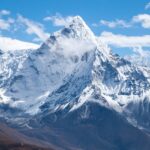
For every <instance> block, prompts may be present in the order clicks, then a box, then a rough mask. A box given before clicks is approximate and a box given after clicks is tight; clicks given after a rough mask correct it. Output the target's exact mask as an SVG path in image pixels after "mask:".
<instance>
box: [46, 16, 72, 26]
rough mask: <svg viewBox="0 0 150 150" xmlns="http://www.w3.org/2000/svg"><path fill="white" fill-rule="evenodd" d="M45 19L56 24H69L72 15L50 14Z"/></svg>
mask: <svg viewBox="0 0 150 150" xmlns="http://www.w3.org/2000/svg"><path fill="white" fill-rule="evenodd" d="M43 20H44V21H51V22H52V23H53V25H54V26H67V25H68V24H69V23H70V22H71V21H72V16H67V17H62V15H60V14H56V15H55V16H48V17H45V18H44V19H43Z"/></svg>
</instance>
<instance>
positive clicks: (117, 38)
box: [99, 32, 150, 66]
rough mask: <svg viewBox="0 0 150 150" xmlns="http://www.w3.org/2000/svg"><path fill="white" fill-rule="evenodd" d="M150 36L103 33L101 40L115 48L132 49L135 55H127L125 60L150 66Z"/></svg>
mask: <svg viewBox="0 0 150 150" xmlns="http://www.w3.org/2000/svg"><path fill="white" fill-rule="evenodd" d="M149 39H150V35H144V36H126V35H120V34H113V33H111V32H103V33H102V34H101V36H100V37H99V40H100V41H102V42H104V43H105V44H107V45H109V46H113V47H114V48H115V47H117V48H131V49H132V51H133V53H132V54H131V55H128V54H127V55H126V56H125V58H127V59H128V60H130V61H132V62H133V63H135V64H137V65H145V66H148V65H150V50H144V47H145V48H149V49H150V40H149Z"/></svg>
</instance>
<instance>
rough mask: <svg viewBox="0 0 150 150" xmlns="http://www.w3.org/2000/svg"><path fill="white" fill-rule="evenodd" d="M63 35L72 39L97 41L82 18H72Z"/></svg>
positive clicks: (63, 30)
mask: <svg viewBox="0 0 150 150" xmlns="http://www.w3.org/2000/svg"><path fill="white" fill-rule="evenodd" d="M61 33H62V34H65V35H67V36H69V37H70V36H71V37H72V38H78V39H90V40H91V39H95V36H94V34H93V32H92V31H91V29H90V28H89V27H88V25H87V24H86V23H85V21H84V20H83V19H82V17H80V16H74V17H72V18H71V20H70V22H69V23H68V25H66V26H65V28H64V29H62V32H61Z"/></svg>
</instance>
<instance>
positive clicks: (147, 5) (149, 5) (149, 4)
mask: <svg viewBox="0 0 150 150" xmlns="http://www.w3.org/2000/svg"><path fill="white" fill-rule="evenodd" d="M145 9H146V10H147V9H150V2H149V3H147V4H146V6H145Z"/></svg>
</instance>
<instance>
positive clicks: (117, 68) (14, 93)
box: [0, 16, 150, 127]
mask: <svg viewBox="0 0 150 150" xmlns="http://www.w3.org/2000/svg"><path fill="white" fill-rule="evenodd" d="M5 58H6V61H4V59H5ZM13 58H14V59H13ZM0 61H1V64H2V65H1V66H0V72H1V74H0V75H1V78H0V81H1V83H0V85H1V89H0V90H1V100H0V101H1V104H3V103H5V104H8V105H9V106H10V107H13V108H16V109H17V108H19V109H21V110H22V111H23V112H26V113H29V114H31V115H35V114H37V113H40V114H42V113H45V112H49V113H50V112H51V113H52V112H57V111H58V110H59V111H60V110H65V109H66V110H67V111H66V113H69V112H72V111H74V110H77V109H78V108H80V107H81V106H83V105H84V104H86V103H87V102H93V103H97V104H98V105H101V106H104V107H106V108H109V109H113V110H115V111H117V112H119V113H121V114H124V115H125V116H126V117H127V118H128V119H129V121H131V122H132V123H134V124H136V123H137V122H138V120H137V115H136V114H137V112H140V111H141V109H139V105H140V106H141V105H142V106H143V105H144V104H143V103H144V102H145V99H146V103H148V105H149V102H150V81H149V75H146V72H147V71H144V70H143V69H144V68H140V67H139V68H138V67H136V66H134V65H133V64H131V63H130V62H129V61H127V60H125V59H123V58H120V57H119V56H117V55H114V54H112V53H111V51H110V49H109V48H108V47H107V46H105V45H104V44H102V43H100V42H99V40H97V37H96V36H95V35H94V34H93V33H92V31H91V30H90V29H89V27H88V26H87V25H86V24H85V22H84V21H83V19H82V18H81V17H79V16H76V17H74V18H73V19H72V22H71V23H70V24H68V25H67V26H66V27H65V28H64V29H62V30H60V31H58V32H55V33H54V34H52V35H51V36H50V38H49V39H48V40H47V41H46V42H45V43H44V44H42V45H41V47H40V48H39V49H37V50H34V51H31V52H24V53H23V52H22V54H19V56H18V55H17V53H15V52H14V54H13V55H12V54H9V53H4V54H3V53H2V54H1V60H0ZM14 64H15V65H14ZM148 74H149V73H148ZM142 106H141V107H142ZM142 111H143V113H144V114H145V115H147V116H148V115H149V113H150V110H149V108H147V107H146V108H145V107H142ZM85 116H86V113H85ZM140 117H141V118H142V116H140ZM133 119H134V122H133ZM146 123H147V122H146ZM138 124H139V125H142V123H141V122H140V121H139V122H138ZM144 127H148V126H144Z"/></svg>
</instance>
